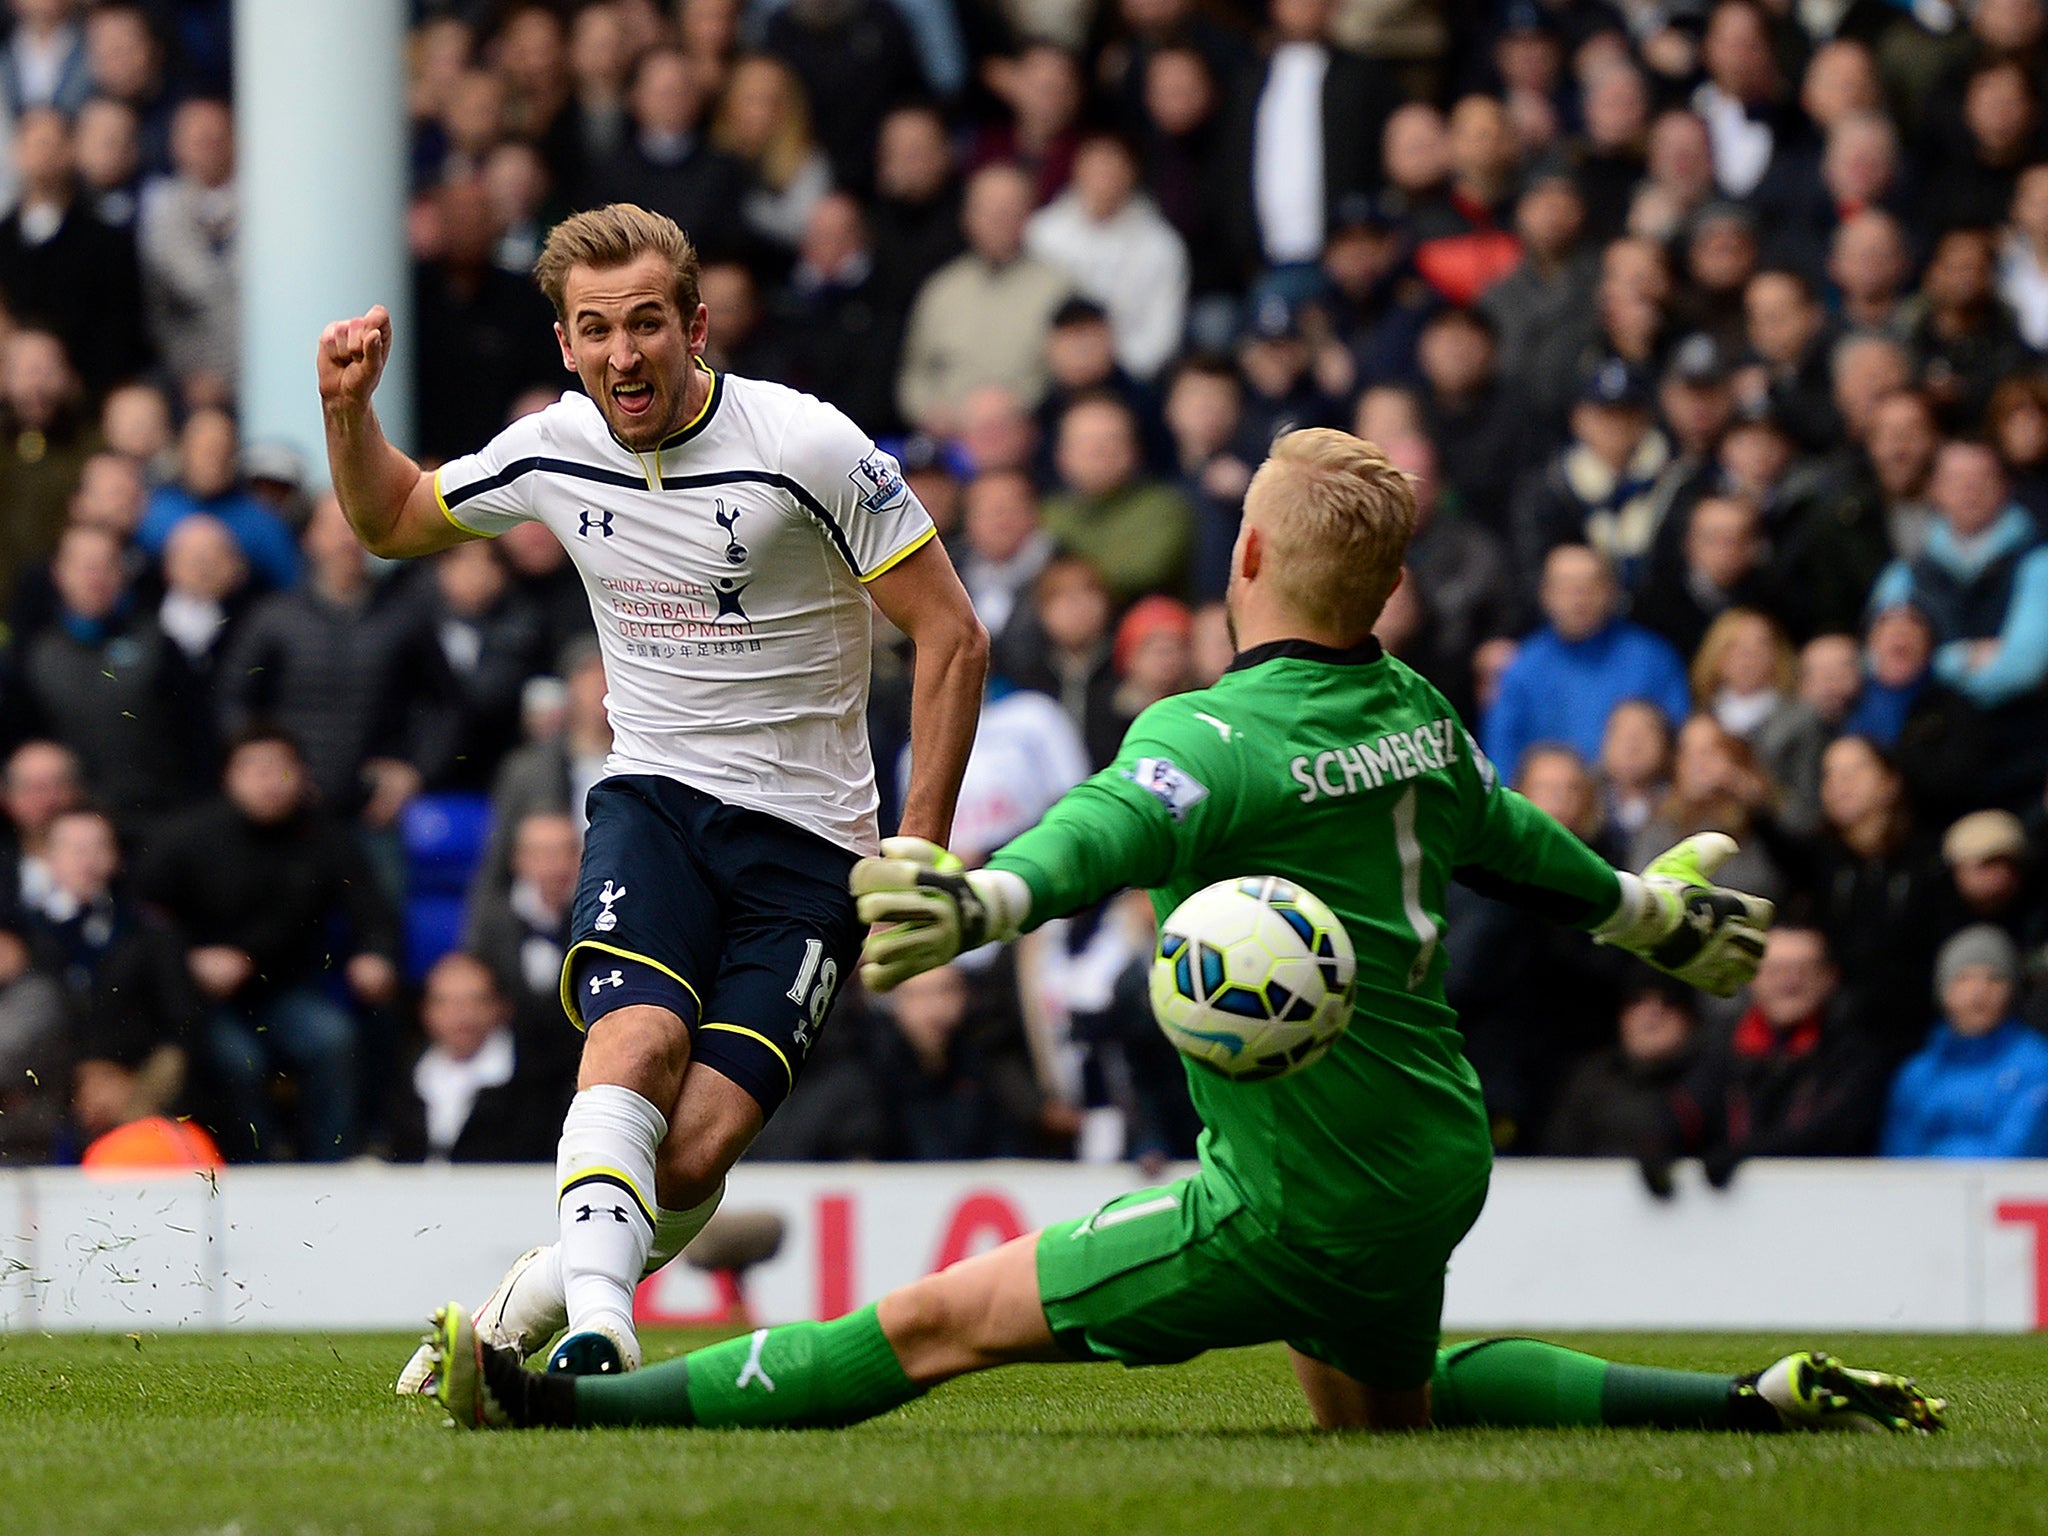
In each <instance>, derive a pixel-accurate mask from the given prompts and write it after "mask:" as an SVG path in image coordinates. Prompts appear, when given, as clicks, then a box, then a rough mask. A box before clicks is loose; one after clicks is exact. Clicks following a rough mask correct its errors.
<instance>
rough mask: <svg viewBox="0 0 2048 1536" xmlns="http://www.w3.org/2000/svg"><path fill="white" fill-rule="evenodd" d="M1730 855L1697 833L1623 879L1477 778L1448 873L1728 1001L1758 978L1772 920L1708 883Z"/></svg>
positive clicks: (1750, 902) (1743, 897) (1750, 901)
mask: <svg viewBox="0 0 2048 1536" xmlns="http://www.w3.org/2000/svg"><path fill="white" fill-rule="evenodd" d="M1734 852H1735V839H1733V838H1732V837H1729V836H1727V835H1726V834H1724V833H1720V832H1702V833H1698V834H1696V835H1694V836H1692V837H1689V838H1687V839H1685V841H1683V842H1682V843H1680V844H1678V846H1677V847H1675V848H1672V849H1670V850H1669V851H1668V852H1665V853H1662V854H1660V855H1658V856H1657V857H1656V858H1655V859H1653V860H1651V861H1650V863H1649V865H1648V866H1647V867H1646V868H1645V869H1644V870H1643V872H1642V874H1641V875H1632V874H1628V873H1626V872H1625V871H1619V870H1616V869H1614V868H1612V867H1611V866H1610V865H1609V864H1608V863H1607V861H1606V860H1604V859H1602V858H1601V857H1600V856H1599V855H1598V854H1596V853H1594V852H1593V851H1592V850H1591V849H1590V848H1588V847H1586V845H1585V844H1584V843H1582V842H1580V841H1579V840H1578V839H1577V838H1576V837H1574V836H1572V834H1571V833H1570V832H1569V831H1568V830H1566V829H1565V827H1563V826H1562V825H1561V824H1560V823H1559V822H1558V821H1557V820H1556V819H1555V818H1554V817H1552V816H1550V815H1549V814H1547V813H1546V812H1544V811H1543V810H1541V809H1539V808H1538V807H1537V806H1535V805H1533V804H1531V803H1530V802H1529V801H1528V800H1526V799H1524V798H1523V797H1522V796H1521V795H1519V794H1516V793H1515V792H1514V791H1513V790H1511V789H1506V788H1501V787H1498V786H1495V785H1493V784H1492V783H1490V782H1485V781H1482V782H1481V785H1480V794H1479V799H1478V801H1477V813H1476V815H1475V816H1474V817H1473V818H1472V821H1471V825H1470V829H1469V831H1468V834H1467V837H1466V840H1465V843H1464V846H1463V847H1461V848H1460V850H1459V866H1458V869H1457V871H1456V873H1457V878H1458V880H1459V881H1460V882H1461V883H1463V884H1465V885H1468V886H1470V887H1472V888H1473V889H1474V890H1477V891H1479V892H1480V893H1481V894H1482V895H1487V896H1493V897H1496V898H1498V899H1501V900H1504V901H1509V902H1512V903H1514V904H1515V905H1517V906H1522V907H1528V908H1531V909H1533V910H1535V911H1538V912H1541V913H1543V914H1544V915H1546V916H1548V917H1550V918H1552V919H1554V920H1555V921H1558V922H1561V923H1568V924H1570V925H1572V926H1574V927H1578V928H1584V929H1587V930H1588V931H1590V932H1591V933H1592V935H1593V937H1594V938H1596V939H1598V940H1599V941H1600V942H1601V943H1603V944H1612V945H1614V946H1615V947H1616V948H1618V949H1625V950H1628V951H1629V952H1630V953H1631V954H1634V955H1638V956H1640V957H1641V958H1642V959H1644V960H1645V961H1647V962H1649V963H1650V964H1651V965H1653V966H1656V967H1657V968H1658V969H1659V970H1661V971H1666V972H1668V973H1669V974H1671V975H1673V976H1676V977H1677V978H1678V979H1679V980H1681V981H1683V982H1686V983H1688V984H1689V985H1691V986H1695V987H1699V988H1700V989H1702V990H1703V991H1707V992H1712V993H1714V994H1715V995H1716V996H1719V997H1727V996H1729V995H1730V994H1732V993H1734V992H1736V991H1738V990H1740V989H1741V988H1742V987H1743V986H1745V985H1747V984H1748V982H1749V979H1750V978H1751V977H1752V976H1754V975H1755V974H1756V966H1757V962H1758V961H1759V960H1760V959H1762V958H1763V950H1764V933H1765V931H1766V930H1767V929H1769V927H1770V926H1771V919H1772V917H1773V915H1774V913H1773V909H1772V906H1771V903H1769V902H1768V901H1765V900H1764V899H1763V898H1762V897H1760V896H1751V895H1748V894H1746V893H1745V892H1742V891H1737V890H1731V889H1729V888H1728V887H1726V886H1719V885H1715V884H1714V883H1713V874H1714V871H1715V870H1717V869H1718V868H1720V866H1721V865H1722V864H1723V863H1724V862H1725V861H1726V860H1727V859H1728V857H1729V855H1731V854H1733V853H1734Z"/></svg>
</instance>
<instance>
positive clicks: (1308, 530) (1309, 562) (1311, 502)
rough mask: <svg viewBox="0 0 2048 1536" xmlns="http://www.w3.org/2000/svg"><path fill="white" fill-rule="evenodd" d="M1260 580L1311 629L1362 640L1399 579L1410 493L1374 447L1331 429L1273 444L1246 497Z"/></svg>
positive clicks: (1411, 524) (1408, 533)
mask: <svg viewBox="0 0 2048 1536" xmlns="http://www.w3.org/2000/svg"><path fill="white" fill-rule="evenodd" d="M1244 518H1245V523H1246V525H1247V526H1248V527H1252V528H1256V529H1257V530H1258V532H1259V535H1260V537H1261V538H1262V539H1263V540H1264V541H1265V547H1266V557H1267V563H1262V564H1261V566H1260V576H1261V578H1262V579H1265V580H1267V581H1270V582H1271V583H1272V587H1273V592H1274V595H1275V596H1276V597H1278V598H1280V599H1281V601H1283V602H1284V603H1285V604H1286V605H1287V606H1288V608H1289V609H1291V610H1292V611H1293V612H1294V613H1295V614H1296V615H1297V616H1298V617H1299V618H1301V619H1303V620H1305V621H1306V622H1308V623H1309V624H1311V625H1313V626H1314V627H1316V628H1317V629H1321V630H1327V631H1330V632H1332V633H1336V634H1343V635H1355V636H1356V637H1358V638H1359V639H1361V640H1362V639H1364V638H1365V636H1366V635H1367V634H1368V633H1369V632H1370V631H1371V629H1372V627H1373V625H1374V624H1375V623H1377V622H1378V621H1379V616H1380V610H1381V609H1382V608H1384V607H1385V606H1386V603H1387V597H1388V595H1389V594H1390V593H1392V592H1393V590H1394V584H1395V583H1396V582H1397V581H1398V580H1399V579H1400V576H1401V562H1402V561H1403V560H1404V559H1405V558H1406V557H1407V554H1408V540H1409V539H1410V538H1411V537H1413V536H1414V533H1415V491H1414V488H1413V487H1412V486H1411V485H1410V483H1409V480H1408V476H1407V475H1405V474H1403V473H1402V472H1401V471H1400V470H1398V469H1396V468H1395V467H1394V466H1393V464H1392V463H1390V462H1389V461H1388V459H1387V456H1386V454H1384V453H1382V452H1381V451H1380V448H1379V445H1378V444H1376V443H1369V442H1367V441H1365V439H1363V438H1359V437H1353V436H1352V435H1351V434H1350V433H1349V432H1339V431H1336V430H1335V429H1333V428H1330V427H1309V428H1306V429H1304V430H1302V431H1299V432H1289V433H1288V434H1287V435H1286V436H1285V437H1282V438H1279V439H1278V440H1276V441H1275V442H1274V444H1273V447H1272V451H1271V452H1270V453H1269V454H1268V456H1267V458H1266V462H1265V463H1264V464H1261V465H1260V466H1259V472H1258V473H1257V474H1256V475H1254V476H1252V483H1251V486H1250V488H1249V489H1248V490H1246V492H1245V496H1244Z"/></svg>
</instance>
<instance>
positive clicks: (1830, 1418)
mask: <svg viewBox="0 0 2048 1536" xmlns="http://www.w3.org/2000/svg"><path fill="white" fill-rule="evenodd" d="M1430 1398H1431V1417H1432V1420H1433V1422H1435V1423H1436V1424H1437V1425H1438V1426H1440V1427H1442V1428H1446V1429H1451V1428H1462V1427H1467V1426H1473V1425H1488V1426H1494V1427H1503V1428H1553V1427H1557V1428H1565V1427H1575V1426H1589V1425H1606V1426H1609V1427H1614V1428H1638V1429H1726V1430H1747V1431H1764V1432H1768V1431H1776V1430H1786V1429H1829V1428H1860V1429H1870V1428H1880V1429H1895V1430H1920V1431H1929V1430H1935V1429H1939V1428H1940V1427H1941V1422H1942V1413H1943V1410H1944V1409H1945V1408H1946V1406H1947V1405H1946V1404H1945V1403H1944V1402H1943V1401H1942V1400H1941V1399H1939V1398H1934V1397H1929V1396H1928V1395H1927V1394H1926V1393H1924V1392H1922V1391H1921V1390H1920V1389H1919V1388H1918V1387H1917V1386H1915V1385H1914V1384H1913V1382H1912V1381H1911V1380H1909V1379H1908V1378H1906V1377H1903V1376H1895V1375H1891V1374H1889V1373H1887V1372H1881V1371H1863V1370H1856V1369H1854V1368H1853V1367H1849V1366H1845V1365H1843V1364H1842V1363H1841V1362H1840V1361H1838V1360H1836V1359H1834V1358H1833V1357H1831V1356H1829V1355H1826V1354H1822V1353H1819V1352H1817V1351H1805V1350H1802V1351H1800V1352H1798V1353H1796V1354H1791V1355H1787V1356H1786V1357H1785V1358H1784V1359H1782V1360H1779V1361H1777V1362H1776V1363H1774V1364H1772V1365H1769V1366H1766V1367H1765V1368H1764V1369H1763V1370H1761V1371H1750V1372H1747V1373H1745V1374H1743V1375H1739V1376H1729V1375H1723V1374H1721V1373H1719V1372H1714V1371H1678V1370H1667V1369H1664V1368H1662V1367H1658V1366H1647V1365H1624V1364H1621V1363H1618V1362H1615V1361H1609V1360H1602V1359H1599V1358H1597V1357H1596V1356H1593V1355H1587V1354H1581V1353H1580V1352H1579V1351H1577V1350H1572V1349H1565V1348H1563V1347H1562V1346H1560V1345H1556V1344H1546V1343H1544V1342H1543V1341H1542V1340H1540V1339H1480V1340H1476V1341H1474V1342H1472V1343H1469V1344H1459V1345H1456V1346H1454V1347H1453V1348H1450V1349H1446V1350H1443V1351H1441V1352H1440V1353H1439V1354H1438V1356H1437V1363H1436V1370H1435V1373H1434V1374H1433V1375H1432V1377H1431V1379H1430Z"/></svg>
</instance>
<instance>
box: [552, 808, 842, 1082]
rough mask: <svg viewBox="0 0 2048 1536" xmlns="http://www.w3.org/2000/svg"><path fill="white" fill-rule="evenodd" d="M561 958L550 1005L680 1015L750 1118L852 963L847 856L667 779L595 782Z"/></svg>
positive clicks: (572, 1011) (806, 1040)
mask: <svg viewBox="0 0 2048 1536" xmlns="http://www.w3.org/2000/svg"><path fill="white" fill-rule="evenodd" d="M585 805H586V808H587V811H588V814H589V817H590V830H589V832H588V834H587V835H586V837H585V839H584V843H583V869H582V875H581V877H580V879H579V880H578V882H577V886H576V902H575V906H574V909H573V911H572V913H571V918H570V933H571V940H570V944H569V952H568V954H567V955H566V956H565V957H564V959H563V961H562V1007H563V1008H564V1009H565V1010H566V1011H567V1013H568V1015H569V1019H570V1022H572V1023H573V1024H575V1025H576V1027H577V1028H578V1029H587V1028H588V1027H589V1026H590V1024H591V1022H592V1021H593V1020H595V1019H600V1018H602V1017H604V1015H605V1014H607V1013H610V1012H612V1011H613V1010H614V1009H617V1008H622V1007H626V1006H629V1005H632V1004H653V1005H654V1006H656V1007H661V1008H667V1009H669V1010H670V1011H671V1012H674V1013H676V1014H679V1015H681V1017H682V1019H683V1022H684V1023H685V1024H687V1025H688V1026H689V1029H690V1057H691V1060H693V1061H701V1062H702V1063H704V1065H706V1066H707V1067H711V1068H713V1069H715V1070H716V1071H718V1072H720V1073H722V1074H724V1075H725V1076H726V1077H729V1078H731V1079H732V1080H733V1081H734V1082H735V1083H738V1084H739V1085H740V1087H742V1088H744V1089H745V1090H746V1091H747V1092H748V1093H750V1094H751V1095H753V1097H754V1098H755V1100H756V1101H757V1102H758V1103H759V1104H760V1106H761V1112H762V1114H763V1115H772V1114H773V1113H774V1112H775V1108H776V1106H777V1105H779V1104H780V1103H781V1102H782V1101H783V1100H784V1099H785V1098H787V1097H788V1096H789V1092H790V1090H791V1089H792V1088H794V1087H795V1086H796V1079H797V1074H798V1073H799V1072H801V1071H802V1070H803V1064H804V1057H805V1056H806V1055H807V1054H808V1053H809V1051H810V1047H811V1042H812V1041H813V1040H814V1039H815V1038H816V1037H817V1032H818V1028H819V1026H820V1025H822V1024H823V1023H824V1020H825V1016H826V1014H827V1013H828V1012H830V1011H831V1007H832V1000H833V997H834V995H835V994H836V993H837V991H838V989H839V983H840V982H841V981H842V980H844V979H845V977H846V976H847V975H848V974H849V973H850V972H851V971H852V969H853V966H854V963H855V961H856V960H857V959H858V958H859V955H860V945H861V937H862V932H863V928H862V925H861V922H860V919H859V918H858V916H856V915H855V913H854V910H853V897H852V896H851V895H850V894H849V893H848V891H847V888H846V877H847V874H848V872H849V871H851V870H852V868H853V863H854V859H855V857H856V856H855V855H854V854H852V853H850V852H848V851H847V850H846V849H843V848H839V847H836V846H834V845H833V844H831V843H828V842H826V841H825V840H824V839H823V838H821V837H819V836H817V835H816V834H814V833H810V832H806V831H804V830H802V829H801V828H799V827H795V826H792V825H790V824H789V823H788V822H786V821H782V820H780V819H779V818H777V817H774V816H770V815H767V814H765V813H764V812H761V811H752V810H746V809H743V808H741V807H739V806H734V805H728V804H726V803H725V802H724V801H723V800H719V799H717V798H716V797H715V796H712V795H707V794H705V793H703V792H702V791H701V790H696V789H692V788H691V787H690V786H688V785H687V784H681V783H678V782H676V781H675V780H673V779H665V778H660V777H657V776H654V775H651V774H626V775H621V776H620V777H617V778H610V779H605V780H603V781H601V782H600V783H598V784H597V785H595V786H594V787H593V788H592V789H591V791H590V795H589V798H588V800H587V801H586V802H585Z"/></svg>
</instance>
